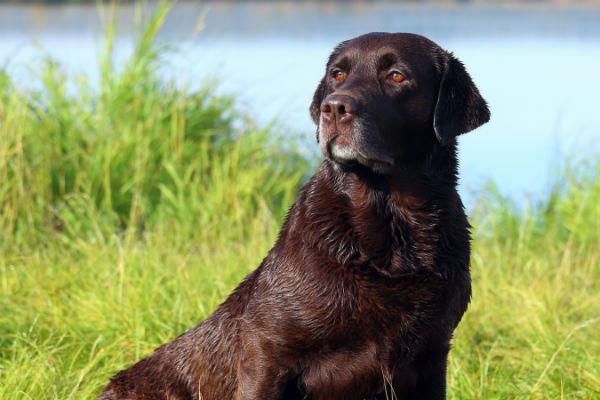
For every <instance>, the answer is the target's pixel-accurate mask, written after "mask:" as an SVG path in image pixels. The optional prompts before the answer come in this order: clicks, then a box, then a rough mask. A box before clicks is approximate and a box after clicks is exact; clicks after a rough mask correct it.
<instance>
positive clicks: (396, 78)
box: [389, 71, 404, 83]
mask: <svg viewBox="0 0 600 400" xmlns="http://www.w3.org/2000/svg"><path fill="white" fill-rule="evenodd" d="M389 77H390V78H391V79H392V80H393V81H394V82H396V83H400V82H402V81H403V80H404V75H402V74H401V73H400V72H398V71H394V72H392V73H391V74H390V75H389Z"/></svg>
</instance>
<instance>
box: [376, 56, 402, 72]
mask: <svg viewBox="0 0 600 400" xmlns="http://www.w3.org/2000/svg"><path fill="white" fill-rule="evenodd" d="M397 61H398V56H397V55H396V54H395V53H391V52H386V53H385V54H383V55H381V56H379V59H378V60H377V69H378V70H382V69H387V68H390V67H391V66H392V65H394V64H395V63H396V62H397Z"/></svg>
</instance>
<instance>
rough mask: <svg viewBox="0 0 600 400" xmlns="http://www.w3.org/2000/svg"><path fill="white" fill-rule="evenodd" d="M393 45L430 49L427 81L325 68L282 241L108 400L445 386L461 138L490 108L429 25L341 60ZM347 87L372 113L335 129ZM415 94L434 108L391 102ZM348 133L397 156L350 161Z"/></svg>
mask: <svg viewBox="0 0 600 400" xmlns="http://www.w3.org/2000/svg"><path fill="white" fill-rule="evenodd" d="M384 45H385V46H389V47H390V48H394V49H396V50H395V51H397V52H398V54H399V55H400V56H401V57H412V54H417V55H416V56H414V57H415V58H417V59H418V60H417V61H415V63H416V64H415V66H416V67H418V68H421V69H423V70H424V71H425V72H423V73H424V74H425V75H424V76H422V77H421V78H419V79H421V80H423V79H425V80H427V82H428V83H427V84H423V85H421V86H419V89H418V90H421V91H424V93H421V92H418V93H417V94H415V95H414V96H413V94H410V91H408V92H406V93H409V95H406V93H405V94H404V95H400V94H398V95H396V94H394V93H392V92H386V93H387V94H386V93H373V91H375V92H376V91H377V89H374V88H375V87H376V86H377V85H375V84H373V83H372V82H370V81H369V79H370V78H369V76H370V75H369V74H368V71H367V69H368V65H367V66H365V67H364V70H365V71H367V72H364V73H363V75H360V72H357V74H359V75H358V76H356V75H353V78H356V81H352V82H350V80H349V81H348V82H346V85H345V86H344V85H338V86H335V85H333V84H332V83H331V80H330V79H328V77H327V74H326V76H325V77H324V79H323V80H322V81H321V83H320V84H319V86H318V88H317V90H316V92H315V97H314V100H313V104H312V105H311V107H310V111H311V114H312V116H313V118H314V120H315V122H316V123H317V124H318V125H319V126H320V127H319V130H318V132H317V137H318V140H320V141H321V144H322V149H323V152H324V155H325V160H324V161H323V163H322V164H321V165H320V167H319V169H318V170H317V172H316V174H315V175H314V176H313V177H312V178H311V179H310V181H309V182H308V183H307V184H306V185H305V186H304V187H303V188H302V190H301V191H300V194H299V196H298V200H297V201H296V203H295V204H294V205H293V206H292V207H291V209H290V211H289V214H288V216H287V219H286V221H285V223H284V225H283V227H282V229H281V232H280V235H279V238H278V240H277V242H276V244H275V246H274V247H273V248H272V249H271V251H270V252H269V254H268V255H267V257H266V258H265V259H264V261H263V262H262V264H261V265H260V266H259V267H258V268H257V269H256V270H254V271H253V272H252V273H251V274H250V275H248V276H247V277H246V278H245V279H244V281H243V282H242V283H241V284H240V285H239V286H238V288H237V289H236V290H235V291H234V292H233V293H232V294H231V295H230V296H229V297H228V298H227V300H226V301H225V302H224V303H223V304H222V305H221V306H220V307H219V308H218V309H217V310H216V311H215V312H214V313H213V314H212V315H211V316H209V317H208V318H207V319H206V320H205V321H204V322H202V323H201V324H200V325H198V326H197V327H195V328H193V329H191V330H190V331H188V332H185V333H184V334H182V335H181V336H179V337H178V338H177V339H176V340H175V341H173V342H171V343H168V344H165V345H163V346H161V347H160V348H158V349H157V350H156V351H155V352H154V353H153V354H152V355H150V356H148V357H146V358H144V359H143V360H141V361H139V362H138V363H137V364H135V365H134V366H132V367H131V368H129V369H126V370H124V371H121V372H119V373H118V374H117V375H116V376H115V377H113V378H112V379H111V383H110V384H109V385H108V387H107V388H106V389H105V391H104V392H103V394H102V395H101V396H100V399H102V400H115V399H165V400H166V399H173V400H184V399H185V400H192V399H199V398H202V399H203V400H217V399H240V400H241V399H303V398H307V399H349V400H351V399H357V400H358V399H363V398H378V399H385V398H386V396H387V397H389V396H390V393H391V392H392V391H393V392H394V393H395V396H396V398H398V399H443V398H445V381H446V358H447V354H448V351H449V348H450V344H449V343H450V339H451V337H452V332H453V330H454V329H455V327H456V326H457V324H458V322H459V321H460V319H461V316H462V315H463V313H464V312H465V310H466V308H467V304H468V302H469V298H470V294H471V289H470V275H469V254H470V244H469V241H470V238H469V225H468V222H467V219H466V216H465V214H464V211H463V205H462V203H461V200H460V198H459V196H458V194H457V192H456V184H457V160H456V140H455V138H456V136H457V135H458V134H461V133H464V132H467V131H469V130H471V129H474V128H475V127H477V126H479V125H481V124H482V123H484V122H486V121H487V120H488V119H489V111H488V110H487V106H486V104H485V101H483V99H482V98H481V96H480V95H479V92H478V91H477V89H476V87H475V86H474V85H473V83H472V81H471V79H470V77H469V76H468V74H467V73H466V71H465V70H464V67H463V66H462V64H460V62H459V61H458V60H456V59H455V58H454V57H453V56H452V55H451V54H450V53H447V52H445V51H443V50H442V49H440V48H439V47H438V46H437V45H435V44H434V43H433V42H431V41H429V40H427V39H425V38H423V37H420V36H417V35H409V34H393V35H390V34H379V33H377V34H368V35H363V36H361V37H358V38H355V39H353V40H351V41H348V42H344V43H342V44H341V45H340V46H338V47H337V48H336V49H335V51H334V53H333V54H332V56H331V57H330V60H329V63H328V73H329V70H330V67H331V65H332V63H335V62H336V60H339V59H340V57H344V55H345V54H346V55H347V54H355V53H356V54H357V57H355V58H354V60H360V57H358V56H360V54H361V52H368V51H372V49H373V48H375V49H376V48H377V46H384ZM373 57H375V56H373ZM409 61H411V62H412V59H411V60H409ZM358 62H359V61H356V63H358ZM418 68H415V70H417V69H418ZM357 71H358V70H357ZM361 71H362V70H361ZM349 76H350V75H349ZM361 79H362V81H361ZM415 79H416V78H415ZM336 85H337V84H336ZM428 85H429V86H431V88H430V89H423V88H427V87H429V86H428ZM406 87H407V88H409V86H406ZM407 90H408V89H407ZM411 90H412V89H411ZM415 90H417V89H415ZM342 92H343V93H346V94H348V95H350V96H355V97H356V98H357V99H359V100H358V102H359V105H360V110H361V112H360V113H358V112H357V114H356V115H355V116H354V117H355V119H356V121H358V122H356V121H355V123H353V125H352V126H351V127H348V128H347V127H342V126H341V125H340V126H337V127H333V128H332V127H330V126H328V125H327V124H323V122H322V121H321V118H320V106H321V104H322V102H323V101H324V99H325V98H326V97H327V96H328V95H330V94H331V93H342ZM390 93H391V94H390ZM398 93H400V92H398ZM386 96H387V97H386ZM402 96H404V97H402ZM407 96H408V97H407ZM415 96H416V97H415ZM406 98H410V99H414V98H418V103H419V107H421V108H423V110H422V109H421V108H420V109H419V111H417V112H421V113H423V116H419V118H417V117H415V116H414V115H412V114H403V115H402V116H401V120H400V119H398V118H396V117H395V116H394V115H389V114H390V113H392V114H393V113H397V112H400V113H408V112H409V111H410V110H409V109H407V110H404V109H403V108H402V107H404V105H403V104H404V102H405V99H406ZM410 101H413V100H410ZM406 107H408V106H406ZM390 121H391V122H390ZM394 121H398V122H397V125H394V124H395V122H394ZM390 125H391V126H390ZM400 126H401V127H402V132H400V129H399V127H400ZM396 128H398V129H396ZM346 131H347V132H346ZM328 132H329V133H328ZM344 132H346V133H344ZM342 134H347V135H352V138H350V139H349V140H352V143H353V144H352V145H353V146H358V147H357V148H359V149H360V151H361V152H364V154H366V155H367V156H371V155H374V154H375V155H376V154H381V153H382V152H383V153H385V155H386V156H388V155H389V156H390V157H393V159H394V163H393V165H391V166H385V168H383V167H381V168H382V169H381V170H377V169H376V168H373V167H369V166H367V165H363V164H361V163H360V162H356V163H349V164H340V163H339V162H337V161H336V160H334V159H332V158H331V157H330V155H329V154H328V152H327V151H328V150H327V145H325V146H323V141H331V140H333V139H332V137H333V136H332V135H342ZM369 135H371V136H369ZM390 135H392V137H390ZM357 137H360V138H359V139H357ZM369 137H371V138H373V141H374V142H376V143H374V144H372V145H370V144H369ZM369 146H371V147H369ZM394 146H409V148H408V149H407V148H403V149H397V148H396V147H394ZM411 146H412V147H411Z"/></svg>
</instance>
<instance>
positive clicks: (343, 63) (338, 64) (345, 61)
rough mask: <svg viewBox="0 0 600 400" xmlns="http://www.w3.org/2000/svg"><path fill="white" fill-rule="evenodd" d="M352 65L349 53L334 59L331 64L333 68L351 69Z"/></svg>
mask: <svg viewBox="0 0 600 400" xmlns="http://www.w3.org/2000/svg"><path fill="white" fill-rule="evenodd" d="M350 65H351V62H350V58H349V57H348V55H347V54H344V55H343V56H342V57H341V58H339V59H336V60H334V61H333V63H332V64H331V68H341V69H344V70H347V69H350Z"/></svg>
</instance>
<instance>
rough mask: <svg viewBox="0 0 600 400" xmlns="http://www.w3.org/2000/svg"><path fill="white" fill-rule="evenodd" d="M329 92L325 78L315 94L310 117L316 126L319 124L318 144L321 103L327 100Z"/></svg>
mask: <svg viewBox="0 0 600 400" xmlns="http://www.w3.org/2000/svg"><path fill="white" fill-rule="evenodd" d="M326 92H327V85H326V83H325V77H323V79H321V82H320V83H319V86H317V90H315V94H314V95H313V100H312V103H311V104H310V108H309V110H310V116H311V118H312V120H313V122H314V123H315V124H317V143H318V142H319V117H320V116H321V103H322V102H323V99H324V98H325V94H326Z"/></svg>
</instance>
